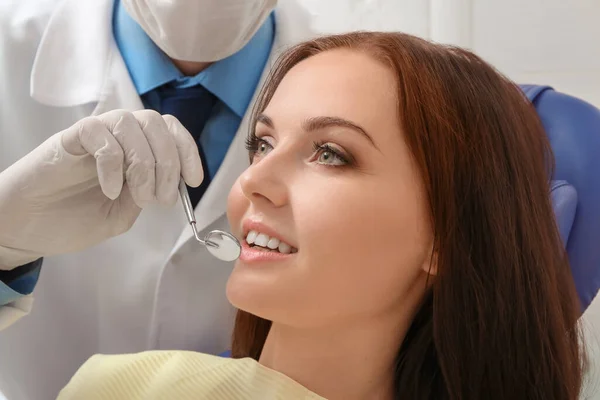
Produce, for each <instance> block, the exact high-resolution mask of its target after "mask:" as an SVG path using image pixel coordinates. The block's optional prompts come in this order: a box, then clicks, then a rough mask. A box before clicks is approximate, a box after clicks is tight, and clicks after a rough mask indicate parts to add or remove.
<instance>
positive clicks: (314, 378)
mask: <svg viewBox="0 0 600 400" xmlns="http://www.w3.org/2000/svg"><path fill="white" fill-rule="evenodd" d="M411 311H412V310H411ZM412 315H413V313H412V312H410V315H406V316H403V317H404V318H398V314H397V313H396V314H395V315H394V318H391V317H387V318H386V317H382V318H379V320H375V319H373V320H369V321H360V322H359V323H353V324H352V325H346V326H328V327H326V328H320V329H319V328H312V329H300V328H295V327H290V326H285V325H282V324H277V323H273V325H272V327H271V330H270V331H269V335H268V337H267V340H266V342H265V346H264V348H263V351H262V354H261V357H260V360H259V362H260V363H261V364H263V365H264V366H266V367H268V368H271V369H273V370H276V371H278V372H281V373H283V374H285V375H286V376H288V377H290V378H292V379H293V380H295V381H296V382H298V383H300V384H301V385H303V386H304V387H306V388H307V389H309V390H311V391H313V392H314V393H317V394H319V395H320V396H323V397H325V398H327V399H330V400H336V399H344V400H354V399H356V400H358V399H382V400H383V399H385V400H390V399H392V398H393V383H394V382H393V379H394V376H393V371H394V361H395V358H396V354H397V352H398V349H399V348H400V344H401V342H402V340H403V338H404V336H405V334H406V331H407V330H408V324H409V323H410V321H411V320H412ZM398 321H404V323H398ZM353 322H358V321H353Z"/></svg>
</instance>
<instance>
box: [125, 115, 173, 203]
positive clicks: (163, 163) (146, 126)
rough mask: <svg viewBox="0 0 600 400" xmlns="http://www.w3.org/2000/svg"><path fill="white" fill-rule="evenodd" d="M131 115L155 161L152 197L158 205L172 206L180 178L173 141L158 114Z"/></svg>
mask: <svg viewBox="0 0 600 400" xmlns="http://www.w3.org/2000/svg"><path fill="white" fill-rule="evenodd" d="M133 115H134V117H135V118H136V119H137V121H138V124H139V126H140V128H141V129H142V132H143V133H144V135H145V136H146V140H147V141H148V144H149V145H150V149H151V151H152V154H153V155H154V160H155V161H156V166H155V173H156V176H155V180H156V189H155V190H156V191H155V194H154V195H155V197H156V199H157V200H158V202H159V203H160V204H163V205H166V206H172V205H174V204H175V202H176V201H177V193H178V192H177V187H178V182H179V178H180V176H181V164H180V162H179V154H178V152H177V147H176V145H175V140H174V139H173V136H172V135H171V134H170V133H169V128H168V126H167V124H166V123H165V121H164V119H163V118H162V116H161V115H160V114H159V113H157V112H155V111H151V110H142V111H136V112H134V113H133Z"/></svg>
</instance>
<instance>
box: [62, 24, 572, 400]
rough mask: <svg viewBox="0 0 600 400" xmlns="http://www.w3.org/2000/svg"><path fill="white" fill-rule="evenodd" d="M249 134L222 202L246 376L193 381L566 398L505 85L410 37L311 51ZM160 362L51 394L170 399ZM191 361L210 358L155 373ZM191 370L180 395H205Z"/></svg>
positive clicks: (529, 172) (564, 319)
mask: <svg viewBox="0 0 600 400" xmlns="http://www.w3.org/2000/svg"><path fill="white" fill-rule="evenodd" d="M255 122H256V123H255V127H254V128H253V129H252V131H251V132H250V135H249V139H248V149H249V152H250V160H251V166H250V167H249V168H248V169H247V170H246V172H244V173H243V174H242V175H241V176H240V178H239V179H238V182H237V183H236V184H235V185H234V187H233V188H232V189H231V193H230V196H229V204H228V216H229V220H230V224H231V227H232V231H233V232H234V233H235V234H236V235H237V236H238V237H239V238H240V239H242V240H243V241H244V246H243V254H242V257H241V258H240V260H239V261H238V262H237V264H236V266H235V269H234V271H233V273H232V275H231V277H230V279H229V282H228V285H227V295H228V298H229V300H230V301H231V302H232V304H233V305H235V306H236V307H238V308H239V310H240V311H239V312H238V315H237V320H236V325H235V329H234V334H233V347H232V355H233V357H234V358H242V359H243V360H225V359H220V360H218V361H214V362H215V363H216V364H218V367H214V368H212V367H211V368H212V369H211V368H208V369H207V370H210V371H213V370H217V369H219V368H221V369H223V370H227V368H234V367H233V366H236V367H235V369H236V372H235V374H238V376H241V375H243V374H242V373H241V372H240V371H241V370H244V368H246V367H247V368H249V369H252V371H254V372H256V371H261V372H260V374H259V375H260V377H261V378H260V379H259V378H256V376H255V380H254V382H257V381H260V382H263V381H264V379H263V377H264V376H270V377H271V378H272V379H283V381H284V382H286V383H288V384H291V385H296V386H294V387H295V388H296V389H300V388H302V389H304V390H306V389H307V390H309V391H310V395H315V396H316V395H318V396H322V397H325V398H329V399H482V398H485V399H517V398H518V399H565V400H567V399H568V400H573V399H576V398H577V397H578V394H579V392H580V388H581V382H582V374H583V372H582V371H583V365H584V360H583V356H582V348H581V347H580V343H579V339H580V337H579V331H578V327H577V317H578V315H579V311H578V310H579V309H578V304H577V296H576V294H575V289H574V285H573V282H572V278H571V276H570V270H569V265H568V261H567V258H566V255H565V252H564V250H563V246H562V244H561V242H560V238H559V235H558V231H557V228H556V226H555V223H554V218H553V212H552V207H551V205H550V201H549V196H548V193H549V186H548V180H549V177H550V176H551V165H552V157H551V151H550V148H549V144H548V142H547V139H546V136H545V134H544V131H543V129H542V126H541V124H540V121H539V120H538V118H537V115H536V113H535V110H534V109H533V107H532V106H531V105H530V104H529V102H528V101H527V99H526V98H525V97H524V96H523V95H522V94H521V93H520V91H519V89H518V88H517V87H516V86H515V85H514V84H513V83H511V82H510V81H509V80H507V79H506V78H504V77H502V76H501V75H499V74H498V73H497V72H496V71H495V70H494V69H493V68H491V67H490V66H489V65H487V64H486V63H485V62H483V61H482V60H481V59H480V58H478V57H477V56H475V55H473V54H472V53H470V52H468V51H465V50H462V49H458V48H453V47H444V46H440V45H435V44H431V43H429V42H427V41H424V40H421V39H418V38H415V37H412V36H409V35H404V34H399V33H352V34H347V35H341V36H332V37H325V38H320V39H316V40H314V41H311V42H307V43H304V44H301V45H299V46H297V47H295V48H293V49H291V50H289V51H288V52H287V53H286V54H285V55H284V56H283V57H282V58H281V59H280V61H279V63H278V65H277V66H276V68H275V69H274V71H273V73H272V75H271V77H270V79H269V81H268V83H267V85H266V86H265V88H264V89H263V91H262V93H261V95H260V97H259V101H258V103H257V106H256V110H255ZM270 249H274V250H270ZM199 318H201V316H199ZM171 356H172V355H169V356H168V357H171ZM147 357H148V359H153V360H155V361H153V362H152V363H149V362H148V359H147ZM156 357H158V358H160V357H163V358H160V360H159V361H156V360H157V358H156ZM164 357H167V356H165V355H164V353H149V354H147V355H144V354H142V355H134V356H120V357H117V358H116V359H113V361H114V362H112V363H111V362H99V361H98V359H97V358H96V359H92V361H90V362H89V363H88V365H87V366H84V367H83V369H82V370H81V371H80V372H79V373H78V374H77V375H76V377H75V378H74V380H73V381H72V382H71V384H70V385H69V386H67V388H66V389H65V390H64V391H63V396H64V398H83V397H85V398H91V397H86V396H84V395H82V394H83V393H88V394H89V393H91V392H98V390H99V388H103V387H104V388H106V387H109V388H111V390H113V389H114V388H115V387H119V388H121V390H127V389H124V388H125V387H126V386H127V385H129V383H127V384H125V385H122V384H121V386H118V385H117V384H116V383H115V382H117V381H119V382H121V383H122V382H128V381H127V380H123V379H124V378H123V376H125V375H123V374H124V373H130V374H131V376H133V375H135V373H132V372H131V371H133V370H135V368H140V371H143V372H144V373H147V372H148V371H147V370H146V369H144V368H146V367H142V366H143V365H148V364H152V365H153V366H155V368H154V369H151V370H152V373H151V375H146V376H145V378H144V379H143V381H144V382H145V383H144V384H143V385H141V386H140V385H138V386H140V387H142V388H144V390H146V391H145V393H153V391H152V390H149V389H148V388H149V387H152V384H153V383H152V382H156V381H157V380H160V379H163V381H162V384H161V388H162V390H164V388H169V387H173V388H175V387H176V386H177V383H176V381H177V382H180V381H181V376H180V375H178V374H174V375H172V376H174V377H178V376H179V378H177V379H175V378H173V379H172V380H171V377H170V376H169V373H168V371H169V369H168V368H166V369H165V368H164V365H165V361H164ZM198 357H200V358H199V359H201V360H215V359H214V358H212V357H209V356H202V355H198V354H186V353H183V355H182V353H178V355H177V356H176V358H169V361H168V362H167V364H168V365H170V366H171V367H173V365H182V364H186V361H185V360H186V359H192V358H194V359H196V360H198ZM203 357H205V358H203ZM109 359H110V357H109ZM251 359H254V360H256V361H257V362H258V363H257V362H256V361H251ZM94 360H95V361H94ZM103 360H106V359H103ZM131 360H134V361H131ZM144 363H146V364H144ZM200 364H202V363H200ZM200 364H198V365H200ZM242 364H243V365H244V366H245V367H244V368H242V367H240V366H241V365H242ZM188 365H189V363H188ZM202 365H204V364H202ZM159 367H160V368H159ZM113 368H114V369H113ZM161 368H162V369H161ZM253 368H254V369H253ZM200 369H202V368H200ZM157 371H159V372H157ZM171 371H172V370H171ZM185 371H186V379H187V380H188V381H189V379H192V378H190V374H191V375H193V379H192V380H195V381H196V380H197V385H193V386H192V387H188V389H189V390H190V392H189V393H193V390H192V388H196V389H197V390H198V391H197V392H195V393H196V394H197V395H199V396H200V397H202V394H203V393H208V392H202V391H201V390H204V389H201V387H203V386H202V379H203V376H202V374H196V373H195V372H194V367H189V368H187V369H185ZM275 371H276V372H275ZM196 372H197V370H196ZM204 372H205V371H204ZM165 374H167V376H168V378H165ZM235 374H233V373H232V374H229V375H227V374H224V375H219V376H217V377H215V376H214V374H213V375H211V376H212V378H210V379H209V380H212V381H215V380H216V381H221V383H222V382H230V383H231V384H232V385H233V384H234V383H233V382H236V377H235ZM269 374H271V375H269ZM281 374H283V376H284V377H282V376H281ZM138 375H139V371H138ZM207 375H210V374H205V375H204V377H206V376H207ZM225 375H227V378H226V377H225ZM127 376H130V375H127ZM246 376H248V375H246ZM140 379H141V378H140ZM165 379H166V380H167V381H168V382H167V383H165V382H166V381H165ZM228 379H232V380H230V381H228ZM250 381H252V379H250ZM245 382H246V381H245ZM248 382H249V381H248ZM237 383H238V384H239V381H238V382H237ZM246 383H247V382H246ZM170 384H172V386H169V385H170ZM228 384H229V383H228ZM221 387H223V385H221ZM188 389H186V390H188ZM132 393H133V392H132ZM136 393H137V392H136ZM154 393H156V391H154ZM186 393H187V392H186ZM210 393H214V392H210ZM298 393H299V392H298ZM307 393H309V392H304V394H303V395H306V396H309V394H307ZM78 395H79V397H77V396H78ZM69 396H70V397H69ZM98 398H100V397H98ZM157 398H158V397H157ZM214 398H217V397H214Z"/></svg>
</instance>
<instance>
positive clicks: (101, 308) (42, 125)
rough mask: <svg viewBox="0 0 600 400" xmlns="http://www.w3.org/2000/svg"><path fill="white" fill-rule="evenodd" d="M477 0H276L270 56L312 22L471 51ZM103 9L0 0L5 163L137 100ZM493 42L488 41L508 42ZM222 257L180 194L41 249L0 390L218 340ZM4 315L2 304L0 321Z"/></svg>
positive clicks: (216, 344) (241, 153) (202, 218)
mask: <svg viewBox="0 0 600 400" xmlns="http://www.w3.org/2000/svg"><path fill="white" fill-rule="evenodd" d="M511 1H513V0H511ZM514 1H516V0H514ZM451 3H452V4H454V5H455V6H456V7H459V6H460V7H463V9H464V7H467V8H469V7H471V6H472V5H469V4H470V3H471V2H470V1H467V0H452V1H451ZM535 3H536V4H537V2H535ZM473 4H478V5H479V7H478V8H477V7H474V6H473V12H472V13H466V14H464V13H462V14H461V13H456V12H455V13H454V14H456V15H454V14H452V15H449V14H447V13H446V11H448V7H447V3H446V0H444V1H442V0H431V1H429V2H427V1H423V0H352V1H350V0H331V1H326V2H323V1H322V0H281V1H280V4H279V6H278V9H277V13H276V18H277V26H276V29H277V33H276V38H275V43H274V52H273V53H274V54H272V56H271V60H270V61H269V64H268V65H270V64H271V63H272V61H273V57H274V55H275V54H276V53H278V52H279V51H280V50H282V49H283V48H285V47H286V46H287V45H288V44H290V43H293V42H297V41H299V40H302V39H305V38H307V37H310V36H312V35H313V34H314V33H315V32H313V30H318V31H319V32H328V33H329V32H340V31H344V30H351V29H361V28H362V29H365V28H366V29H381V30H404V31H407V32H410V33H415V34H418V35H420V36H423V37H430V38H433V39H436V40H439V41H448V42H455V43H457V44H462V45H467V46H471V45H472V47H474V48H475V50H476V51H478V50H480V49H478V47H479V46H478V43H480V42H481V40H482V38H487V37H488V35H487V33H486V32H483V33H481V34H477V32H478V29H483V28H482V27H485V26H488V25H490V23H491V22H492V21H495V19H494V18H489V19H487V20H485V21H483V20H480V19H479V17H478V18H476V19H474V20H468V19H467V20H464V21H462V20H461V19H460V18H462V17H461V15H463V14H464V15H475V14H474V13H475V12H477V13H479V14H481V12H482V10H483V9H484V8H485V7H483V6H482V4H488V3H482V2H477V3H473ZM490 4H491V3H489V4H488V8H489V7H491V5H490ZM494 4H496V3H494ZM532 4H533V2H532ZM540 7H541V6H540ZM590 7H591V3H590ZM450 9H451V10H455V11H456V8H453V7H450ZM444 10H446V11H444ZM467 11H468V10H467ZM111 13H112V0H0V170H3V169H4V168H6V167H7V166H8V165H10V164H12V163H14V162H15V161H16V160H17V159H18V158H20V157H22V156H24V155H25V154H26V153H28V152H29V151H31V150H32V149H33V148H35V147H36V146H37V145H39V144H40V143H41V142H42V141H44V140H45V139H47V138H48V137H49V136H51V135H52V134H54V133H56V132H58V131H60V130H62V129H65V128H67V127H69V126H70V125H72V124H73V123H74V122H76V121H77V120H79V119H81V118H83V117H86V116H88V115H92V114H99V113H102V112H104V111H107V110H110V109H114V108H125V109H129V110H136V109H140V108H142V104H141V102H140V99H139V97H138V96H137V94H136V91H135V88H134V86H133V83H132V82H131V79H130V77H129V75H128V72H127V70H126V67H125V64H124V62H123V60H122V58H121V56H120V54H119V52H118V49H117V48H116V46H115V43H114V40H113V38H112V31H111V15H112V14H111ZM442 14H443V15H446V16H447V17H444V18H441V17H440V15H442ZM479 14H478V15H479ZM494 15H495V14H494ZM582 15H587V12H586V13H583V12H582ZM199 18H201V16H200V17H199ZM473 18H474V17H473ZM463 19H464V18H463ZM469 22H470V23H475V22H476V25H475V26H472V27H470V25H465V24H467V23H469ZM199 23H201V21H199ZM223 28H224V29H226V27H223ZM510 29H511V32H512V31H513V30H514V29H513V28H510ZM532 30H535V26H534V27H533V28H532ZM498 32H500V33H502V30H498ZM515 35H516V34H515ZM521 35H522V36H523V37H525V38H526V37H529V35H530V32H528V31H527V29H524V30H521ZM499 37H503V36H502V35H500V34H499ZM492 44H493V43H492ZM516 44H518V43H516ZM538 44H539V47H540V48H543V47H544V44H543V43H541V42H538ZM550 46H554V42H551V43H550V42H549V43H546V44H545V47H546V48H548V47H550ZM491 47H492V45H490V46H487V47H485V48H484V49H483V50H486V51H488V53H490V54H492V55H494V54H495V55H500V54H505V53H503V52H502V49H496V51H495V50H494V49H492V48H491ZM494 51H495V52H494ZM489 58H492V59H493V57H491V56H490V57H488V59H489ZM498 59H500V60H501V61H502V58H501V57H498ZM492 61H493V60H492ZM580 61H581V60H580ZM510 65H513V64H510ZM515 68H516V69H518V68H519V67H518V66H516V67H515ZM512 76H513V77H515V78H516V79H519V75H518V74H512ZM548 76H550V75H548ZM263 79H264V76H263ZM540 79H541V78H540ZM544 79H545V78H544ZM543 83H549V84H555V83H556V82H554V81H552V80H544V82H543ZM583 86H584V85H581V87H583ZM586 87H587V86H586ZM574 94H577V93H574ZM247 129H248V116H246V117H245V118H244V120H243V121H242V124H241V126H240V129H239V131H238V134H237V136H236V138H235V140H234V142H233V143H232V145H231V148H230V150H229V152H228V154H227V156H226V158H225V160H224V161H223V164H222V166H221V168H220V170H219V172H218V173H217V175H216V176H215V179H214V182H213V183H212V184H211V186H210V188H209V189H208V190H207V192H206V194H205V196H204V198H203V199H202V201H201V202H200V204H199V205H198V207H197V209H196V215H197V218H198V223H199V227H200V228H201V230H203V231H208V230H211V229H215V228H221V229H227V226H226V220H225V218H224V212H225V200H226V197H227V194H228V191H229V188H230V187H231V185H232V183H233V182H234V181H235V179H236V177H237V176H238V175H239V173H240V172H242V171H243V169H244V168H245V167H246V160H247V155H246V153H245V150H244V143H243V142H244V138H245V133H246V131H247ZM0 229H1V221H0ZM230 270H231V264H228V263H223V262H220V261H218V260H216V259H215V258H213V257H211V256H209V255H208V253H207V252H206V251H205V249H204V248H203V247H202V246H199V245H198V244H197V243H195V242H194V241H193V240H192V237H191V231H190V229H189V228H187V226H186V223H185V218H184V214H183V211H182V209H181V206H180V205H177V206H176V207H174V208H172V209H164V208H158V207H157V208H152V209H146V210H144V212H143V213H142V214H141V216H140V218H139V219H138V221H137V222H136V224H135V225H134V226H133V228H132V229H131V230H130V231H129V232H128V233H126V234H124V235H122V236H119V237H117V238H114V239H111V240H109V241H107V242H106V243H103V244H101V245H98V246H96V247H94V248H92V249H88V250H86V251H83V252H80V253H77V254H70V255H65V256H60V257H51V258H47V259H46V260H45V263H44V267H43V268H42V274H41V277H40V280H39V282H38V286H37V287H36V290H35V292H34V297H35V303H34V306H33V309H32V310H31V313H30V315H28V316H27V317H26V318H22V319H21V320H19V321H18V323H15V324H14V325H13V326H11V327H9V328H7V329H5V330H3V331H0V392H4V394H5V395H6V396H7V397H8V398H9V400H43V399H50V398H54V396H55V395H56V394H57V393H58V391H59V390H60V388H61V387H62V386H63V385H65V384H66V382H67V381H68V379H69V378H70V377H71V375H72V374H73V373H74V372H75V370H76V369H77V368H78V367H79V366H80V364H81V363H83V362H84V361H85V360H86V359H87V358H88V357H89V356H91V355H92V354H94V353H121V352H136V351H142V350H146V349H192V350H198V351H204V352H209V353H218V352H221V351H223V350H225V349H227V348H228V345H229V338H230V332H231V326H232V321H233V319H232V318H233V315H234V313H233V310H232V308H231V307H230V306H229V305H228V303H227V301H226V298H225V295H224V288H225V282H226V279H227V277H228V274H229V272H230ZM28 300H29V299H25V300H24V301H23V302H22V306H23V308H24V309H25V310H27V309H29V307H28V306H29V305H30V304H29V301H28ZM14 316H15V315H14V314H13V315H12V317H13V319H14ZM3 317H7V315H6V314H2V312H1V310H0V325H2V321H1V318H3ZM0 397H1V396H0Z"/></svg>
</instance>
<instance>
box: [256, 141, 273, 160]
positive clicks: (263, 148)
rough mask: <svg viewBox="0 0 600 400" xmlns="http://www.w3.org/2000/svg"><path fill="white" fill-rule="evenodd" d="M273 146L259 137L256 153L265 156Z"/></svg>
mask: <svg viewBox="0 0 600 400" xmlns="http://www.w3.org/2000/svg"><path fill="white" fill-rule="evenodd" d="M271 150H273V147H272V146H271V145H270V144H269V143H267V142H266V141H264V140H261V139H259V143H258V147H257V149H256V155H259V156H264V155H267V154H268V153H269V152H270V151H271Z"/></svg>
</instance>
